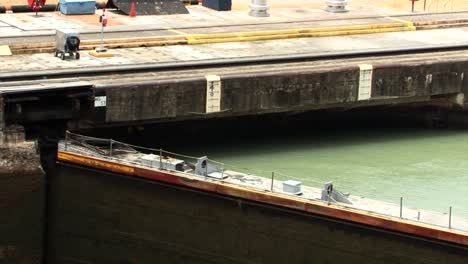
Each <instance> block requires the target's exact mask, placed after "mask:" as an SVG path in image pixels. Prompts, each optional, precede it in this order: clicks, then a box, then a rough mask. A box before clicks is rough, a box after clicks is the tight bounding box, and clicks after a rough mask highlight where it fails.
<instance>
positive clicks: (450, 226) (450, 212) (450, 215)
mask: <svg viewBox="0 0 468 264" xmlns="http://www.w3.org/2000/svg"><path fill="white" fill-rule="evenodd" d="M449 228H452V206H450V207H449Z"/></svg>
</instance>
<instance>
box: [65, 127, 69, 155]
mask: <svg viewBox="0 0 468 264" xmlns="http://www.w3.org/2000/svg"><path fill="white" fill-rule="evenodd" d="M67 149H68V130H67V131H66V132H65V151H67Z"/></svg>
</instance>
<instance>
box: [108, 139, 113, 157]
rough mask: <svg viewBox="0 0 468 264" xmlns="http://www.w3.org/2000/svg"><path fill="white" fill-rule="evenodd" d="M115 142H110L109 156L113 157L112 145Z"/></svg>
mask: <svg viewBox="0 0 468 264" xmlns="http://www.w3.org/2000/svg"><path fill="white" fill-rule="evenodd" d="M113 141H114V140H112V139H111V140H110V149H109V156H110V157H112V143H113Z"/></svg>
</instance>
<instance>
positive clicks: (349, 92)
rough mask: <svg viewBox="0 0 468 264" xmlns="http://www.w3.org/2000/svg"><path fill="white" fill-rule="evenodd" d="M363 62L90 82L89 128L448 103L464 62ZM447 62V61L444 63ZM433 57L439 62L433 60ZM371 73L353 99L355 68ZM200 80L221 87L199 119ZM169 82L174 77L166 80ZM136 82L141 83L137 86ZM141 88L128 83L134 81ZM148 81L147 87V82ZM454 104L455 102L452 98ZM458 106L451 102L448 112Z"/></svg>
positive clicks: (463, 84)
mask: <svg viewBox="0 0 468 264" xmlns="http://www.w3.org/2000/svg"><path fill="white" fill-rule="evenodd" d="M433 54H434V56H437V58H434V57H431V55H429V54H427V55H415V56H414V57H411V58H410V57H409V56H407V57H405V56H395V57H369V58H366V59H343V60H329V61H314V62H300V63H284V64H281V63H278V64H274V65H269V64H265V65H259V66H246V67H240V66H234V67H224V68H217V69H206V70H202V69H199V70H193V71H175V72H174V73H172V74H171V72H170V71H168V72H161V73H160V74H158V76H151V77H149V78H148V77H139V76H138V75H135V76H134V79H131V80H129V79H122V81H120V82H118V81H115V80H113V81H108V80H97V81H95V83H96V96H105V97H106V98H107V102H106V106H100V107H97V108H96V109H97V113H99V114H98V115H97V116H96V121H97V123H101V124H102V123H107V124H110V123H124V122H151V121H166V120H182V119H196V118H205V117H206V116H221V117H228V116H239V115H252V114H262V113H272V112H288V111H306V110H313V109H325V108H352V107H362V106H372V105H385V104H398V103H415V102H421V101H426V102H428V103H429V101H431V100H435V99H437V98H441V97H446V98H456V96H457V95H458V94H462V93H465V92H466V91H467V89H468V83H467V80H466V78H465V76H468V75H467V74H468V71H467V70H466V69H468V60H467V59H466V58H463V57H459V56H452V55H455V54H456V53H450V52H449V53H433ZM447 54H451V55H450V56H446V55H447ZM438 55H439V56H438ZM363 64H366V65H372V69H373V70H372V71H373V72H372V75H371V77H369V78H370V80H369V89H370V90H369V91H370V97H369V98H368V99H362V98H359V96H358V95H359V93H360V91H361V90H362V89H363V86H364V83H363V80H361V76H360V74H361V73H362V70H361V68H360V65H363ZM205 74H216V75H218V76H219V77H220V79H221V92H220V93H221V98H220V105H221V108H220V111H218V112H214V113H207V112H208V111H207V109H206V104H207V80H206V78H205ZM174 76H180V77H178V78H176V79H174ZM140 78H141V79H140ZM137 79H138V80H141V81H135V80H137ZM151 79H152V80H151ZM460 98H462V96H460ZM456 104H459V105H463V102H456V100H454V105H456Z"/></svg>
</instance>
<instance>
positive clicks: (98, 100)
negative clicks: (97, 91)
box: [94, 96, 107, 107]
mask: <svg viewBox="0 0 468 264" xmlns="http://www.w3.org/2000/svg"><path fill="white" fill-rule="evenodd" d="M106 105H107V98H106V97H105V96H96V97H94V107H106Z"/></svg>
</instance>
